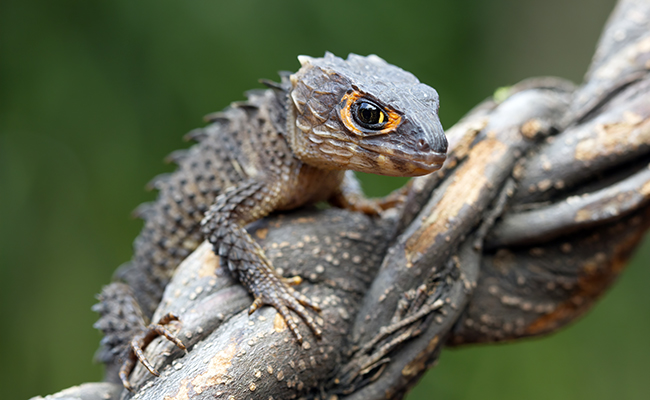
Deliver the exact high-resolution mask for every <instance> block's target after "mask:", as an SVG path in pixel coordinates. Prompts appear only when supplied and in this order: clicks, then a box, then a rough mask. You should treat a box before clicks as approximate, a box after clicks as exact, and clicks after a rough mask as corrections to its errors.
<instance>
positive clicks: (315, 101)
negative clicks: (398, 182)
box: [287, 53, 447, 176]
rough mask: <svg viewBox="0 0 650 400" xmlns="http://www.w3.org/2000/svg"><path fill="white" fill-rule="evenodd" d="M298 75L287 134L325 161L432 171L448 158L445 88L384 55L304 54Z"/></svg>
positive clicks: (300, 152)
mask: <svg viewBox="0 0 650 400" xmlns="http://www.w3.org/2000/svg"><path fill="white" fill-rule="evenodd" d="M298 60H299V61H300V63H301V64H302V68H300V70H299V71H298V72H296V73H295V74H293V75H291V77H290V81H291V89H290V92H289V102H288V103H289V104H288V109H289V112H288V117H287V139H288V141H289V143H290V145H291V148H292V150H293V152H294V153H295V154H296V156H297V157H298V158H299V159H301V160H302V161H303V162H305V163H307V164H312V165H317V166H319V167H321V168H331V169H351V170H355V171H361V172H371V173H375V174H381V175H392V176H418V175H425V174H428V173H430V172H433V171H435V170H437V169H439V168H440V167H441V166H442V164H443V162H444V161H445V157H446V152H447V138H446V137H445V133H444V131H443V129H442V125H441V124H440V119H439V118H438V107H439V103H438V93H436V91H435V90H434V89H433V88H431V87H429V86H427V85H425V84H423V83H420V81H418V79H417V78H416V77H415V76H414V75H413V74H411V73H409V72H406V71H404V70H403V69H401V68H398V67H395V66H393V65H390V64H388V63H387V62H386V61H384V60H382V59H381V58H379V57H377V56H375V55H370V56H368V57H362V56H358V55H356V54H350V55H349V56H348V59H347V60H343V59H342V58H339V57H336V56H334V55H333V54H331V53H326V54H325V57H323V58H311V57H306V56H300V57H298Z"/></svg>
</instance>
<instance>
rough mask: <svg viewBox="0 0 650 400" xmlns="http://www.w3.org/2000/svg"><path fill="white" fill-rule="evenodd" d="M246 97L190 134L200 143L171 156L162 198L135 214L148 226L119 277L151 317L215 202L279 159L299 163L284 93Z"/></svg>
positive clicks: (158, 184)
mask: <svg viewBox="0 0 650 400" xmlns="http://www.w3.org/2000/svg"><path fill="white" fill-rule="evenodd" d="M247 95H248V101H246V102H242V103H234V104H233V105H232V106H231V107H229V108H227V109H225V110H224V111H222V112H220V113H216V114H213V115H211V116H208V118H209V119H210V120H211V121H212V122H213V123H212V124H210V125H208V126H207V127H205V128H201V129H197V130H195V131H192V132H190V134H188V136H189V137H190V138H192V139H194V140H197V141H198V142H199V143H198V144H196V145H194V146H192V147H191V148H189V149H187V150H180V151H177V152H174V153H172V154H171V155H170V157H169V158H170V159H171V160H173V161H174V162H176V163H177V164H178V169H177V170H176V171H174V172H172V173H170V174H164V175H160V176H158V177H156V178H155V179H154V180H153V181H152V182H151V183H150V186H152V187H154V188H156V189H158V190H159V194H158V198H157V199H156V200H155V201H154V202H151V203H145V204H142V205H141V206H140V207H138V209H137V210H136V212H135V213H136V215H138V216H140V217H142V218H143V219H144V221H145V224H144V228H143V229H142V231H141V233H140V235H139V236H138V237H137V238H136V240H135V242H134V256H133V259H132V260H131V261H130V262H129V263H127V264H125V265H124V266H123V267H122V268H120V270H118V272H117V273H116V278H117V279H119V280H123V281H125V282H126V283H128V285H129V286H130V287H131V288H132V289H133V292H134V295H135V296H136V298H137V300H138V303H139V304H140V306H141V307H142V311H143V312H144V314H145V315H146V316H147V317H148V318H150V317H151V315H152V314H153V312H154V310H155V308H156V307H157V305H158V303H159V302H160V299H161V297H162V293H163V291H164V288H165V286H166V285H167V283H168V282H169V279H170V278H171V275H172V273H173V272H174V270H175V268H176V267H177V266H178V265H179V264H180V262H181V261H182V260H183V259H185V257H187V256H188V255H189V254H190V253H191V252H192V251H193V250H194V249H196V247H197V246H198V245H199V244H200V243H201V242H202V241H203V234H202V232H201V220H202V219H203V218H204V216H205V213H206V211H207V210H208V208H209V207H210V205H212V204H213V203H214V202H215V199H216V198H217V196H219V195H220V194H221V193H223V191H224V190H225V189H227V188H229V187H232V186H234V185H236V184H237V183H240V182H242V181H244V180H246V179H248V178H255V177H259V176H260V175H262V174H265V173H267V172H268V171H269V170H271V169H274V168H277V166H276V165H273V163H274V162H275V161H276V159H277V158H278V157H274V154H275V155H283V157H282V158H283V159H284V160H287V159H288V160H290V162H298V160H296V159H294V158H293V157H292V156H291V150H290V149H289V147H288V145H287V143H286V140H285V139H284V137H283V136H282V132H281V130H282V129H283V127H284V125H285V123H286V122H285V116H284V115H285V113H284V107H285V105H284V97H286V93H285V92H284V91H283V90H282V89H281V88H277V89H275V90H274V89H267V90H253V91H250V92H248V93H247Z"/></svg>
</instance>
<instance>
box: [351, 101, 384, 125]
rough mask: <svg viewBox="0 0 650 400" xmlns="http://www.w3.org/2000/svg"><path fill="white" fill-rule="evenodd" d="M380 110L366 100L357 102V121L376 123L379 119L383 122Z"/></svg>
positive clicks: (367, 123) (368, 123)
mask: <svg viewBox="0 0 650 400" xmlns="http://www.w3.org/2000/svg"><path fill="white" fill-rule="evenodd" d="M381 117H382V111H381V110H380V109H379V108H378V107H377V106H375V105H374V104H370V103H367V102H363V103H359V106H358V108H357V118H358V119H359V122H361V123H362V124H366V125H377V124H379V123H380V121H382V122H383V118H381Z"/></svg>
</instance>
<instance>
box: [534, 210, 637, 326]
mask: <svg viewBox="0 0 650 400" xmlns="http://www.w3.org/2000/svg"><path fill="white" fill-rule="evenodd" d="M647 224H648V222H646V224H645V225H647ZM644 233H645V229H635V231H634V232H633V233H632V234H630V235H629V236H628V237H627V238H625V239H624V240H622V241H621V242H620V243H618V244H617V246H616V247H615V249H614V251H613V253H612V255H611V258H610V259H609V260H607V259H606V256H605V255H604V254H603V253H596V254H595V255H594V257H592V258H590V259H588V260H586V261H585V262H584V264H583V266H582V276H581V277H579V279H578V285H577V290H576V292H575V293H574V294H573V295H572V296H571V297H570V298H569V299H568V300H566V301H565V302H563V303H560V304H559V305H558V306H557V307H556V308H555V310H553V311H552V312H550V313H548V314H546V315H543V316H542V317H540V318H538V319H536V320H535V321H533V322H532V323H531V324H530V325H529V326H528V328H527V329H526V334H527V335H539V334H543V333H546V332H550V331H553V330H555V329H557V328H559V327H561V326H563V325H564V324H566V323H567V322H570V321H574V320H575V319H576V318H577V317H579V316H580V315H582V314H583V313H585V312H586V311H588V310H589V309H590V308H591V306H592V305H593V304H594V303H595V300H596V299H597V298H598V297H600V296H601V295H602V294H603V293H604V292H605V289H607V287H608V286H609V285H610V284H612V283H613V282H614V280H616V278H617V277H618V275H619V274H620V273H621V272H622V271H623V269H625V266H626V265H627V261H628V259H629V258H630V255H631V253H632V251H633V250H634V249H635V247H636V245H637V244H638V243H639V241H640V240H641V239H642V238H643V234H644Z"/></svg>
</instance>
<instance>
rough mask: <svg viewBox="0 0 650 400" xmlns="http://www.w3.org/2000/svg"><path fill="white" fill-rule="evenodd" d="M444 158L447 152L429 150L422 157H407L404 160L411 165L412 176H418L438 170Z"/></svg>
mask: <svg viewBox="0 0 650 400" xmlns="http://www.w3.org/2000/svg"><path fill="white" fill-rule="evenodd" d="M446 159H447V154H445V153H435V152H431V153H428V154H426V155H425V156H424V157H417V158H416V157H411V158H408V159H406V160H404V162H405V163H406V164H410V165H411V166H412V167H413V176H420V175H426V174H430V173H432V172H434V171H437V170H439V169H440V168H442V165H443V164H444V162H445V160H446Z"/></svg>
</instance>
